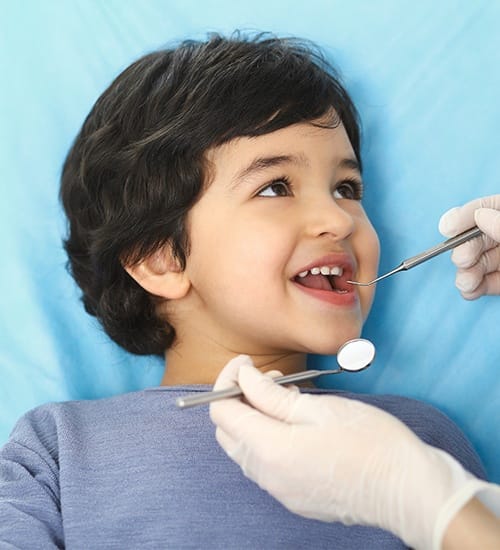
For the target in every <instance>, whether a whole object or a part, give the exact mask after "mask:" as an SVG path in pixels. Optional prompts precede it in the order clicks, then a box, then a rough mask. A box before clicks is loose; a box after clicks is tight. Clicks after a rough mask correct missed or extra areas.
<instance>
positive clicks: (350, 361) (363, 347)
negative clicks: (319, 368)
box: [337, 338, 375, 372]
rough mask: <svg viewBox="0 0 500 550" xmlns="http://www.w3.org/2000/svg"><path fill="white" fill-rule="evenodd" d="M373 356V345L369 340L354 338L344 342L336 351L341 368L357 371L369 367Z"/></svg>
mask: <svg viewBox="0 0 500 550" xmlns="http://www.w3.org/2000/svg"><path fill="white" fill-rule="evenodd" d="M374 357H375V346H374V345H373V344H372V343H371V342H370V340H365V339H364V338H356V339H355V340H349V341H348V342H346V343H345V344H344V345H343V346H342V347H341V348H340V349H339V351H338V353H337V363H338V364H339V365H340V368H341V369H342V370H346V371H349V372H357V371H360V370H363V369H366V368H367V367H369V366H370V365H371V363H372V361H373V359H374Z"/></svg>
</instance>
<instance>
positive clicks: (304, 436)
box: [210, 355, 500, 550]
mask: <svg viewBox="0 0 500 550" xmlns="http://www.w3.org/2000/svg"><path fill="white" fill-rule="evenodd" d="M270 374H271V373H267V374H265V375H264V374H262V373H261V372H260V371H258V370H257V369H256V368H255V367H253V365H252V363H251V360H250V358H249V357H248V356H245V355H240V356H238V357H236V358H234V359H233V360H231V361H230V362H229V363H228V364H227V365H226V367H225V368H224V369H223V370H222V371H221V373H220V375H219V377H218V379H217V381H216V384H215V389H216V390H220V389H224V388H227V387H230V386H232V385H234V384H238V385H239V386H240V387H241V389H242V390H243V393H244V397H245V401H242V400H240V399H234V398H233V399H225V400H222V401H218V402H213V403H212V404H211V405H210V415H211V418H212V421H213V422H214V423H215V424H216V426H217V430H216V437H217V440H218V442H219V443H220V445H221V446H222V447H223V449H224V450H225V451H226V453H227V454H228V455H229V456H230V457H231V458H232V459H233V460H234V461H235V462H237V463H238V464H239V465H240V466H241V468H242V470H243V472H244V474H245V475H246V476H247V477H249V478H250V479H252V480H253V481H255V482H256V483H257V484H258V485H259V486H260V487H261V488H262V489H265V490H266V491H268V492H269V493H270V494H271V495H272V496H273V497H275V498H276V499H278V500H279V501H280V502H281V503H282V504H284V505H285V506H286V507H287V508H288V509H289V510H290V511H292V512H294V513H297V514H300V515H302V516H305V517H309V518H314V519H319V520H323V521H341V522H343V523H345V524H348V525H351V524H361V525H371V526H374V527H380V528H383V529H386V530H388V531H391V532H392V533H393V534H395V535H397V536H399V537H400V538H401V539H402V540H403V541H404V542H405V543H406V544H408V545H410V546H412V547H413V548H416V549H426V550H427V549H430V548H436V549H437V548H450V549H451V548H461V549H464V548H468V547H470V548H493V547H494V548H500V544H499V543H500V522H499V521H498V520H497V518H495V516H494V515H493V513H491V512H490V510H489V509H488V508H486V507H485V506H483V504H482V503H481V502H480V500H477V499H478V498H481V499H482V500H484V502H486V503H487V504H488V505H489V506H491V507H492V509H493V510H494V509H495V506H498V509H497V510H496V511H497V512H498V513H500V487H498V486H496V485H492V484H488V483H486V482H483V481H480V480H478V479H475V478H474V477H473V476H472V475H471V474H469V473H468V472H466V471H465V470H464V469H463V468H462V466H461V465H460V464H459V463H458V462H457V461H456V460H455V459H454V458H452V457H451V456H450V455H448V454H447V453H445V452H443V451H441V450H438V449H436V448H434V447H432V446H429V445H427V444H425V443H424V442H423V441H422V440H420V439H419V438H418V437H417V436H416V435H415V434H414V433H413V432H412V431H411V430H410V429H408V428H407V427H406V426H405V425H404V424H403V423H402V422H400V421H399V420H398V419H396V418H395V417H393V416H391V415H390V414H388V413H386V412H385V411H382V410H381V409H378V408H376V407H374V406H371V405H367V404H365V403H362V402H360V401H356V400H352V399H346V398H343V397H338V396H331V395H311V394H304V393H300V392H299V391H298V389H297V388H296V387H283V386H280V385H278V384H276V383H274V382H273V381H272V378H271V376H270ZM473 497H476V498H473ZM467 509H468V515H466V517H465V520H462V523H458V528H457V519H456V518H455V516H456V515H457V512H458V511H460V514H459V516H461V517H462V518H463V515H464V510H467ZM471 514H472V516H471ZM463 521H465V523H464V522H463ZM471 522H472V523H471ZM450 524H451V525H452V527H453V528H450V527H449V526H450ZM457 529H458V530H457ZM445 533H446V534H445ZM468 538H469V539H470V540H469V541H468V540H467V539H468ZM443 541H444V542H443ZM468 542H469V543H470V546H468V545H467V543H468Z"/></svg>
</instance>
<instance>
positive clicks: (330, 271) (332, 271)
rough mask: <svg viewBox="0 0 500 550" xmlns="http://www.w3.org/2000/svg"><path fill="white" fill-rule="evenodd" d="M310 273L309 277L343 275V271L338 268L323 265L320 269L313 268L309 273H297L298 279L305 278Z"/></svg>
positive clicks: (307, 271)
mask: <svg viewBox="0 0 500 550" xmlns="http://www.w3.org/2000/svg"><path fill="white" fill-rule="evenodd" d="M309 272H310V273H311V275H319V274H321V275H336V276H340V275H342V273H344V270H343V269H342V268H341V267H339V266H334V267H328V266H327V265H323V266H321V267H313V268H312V269H311V270H310V271H309V270H306V271H301V272H300V273H299V277H305V276H306V275H307V274H308V273H309Z"/></svg>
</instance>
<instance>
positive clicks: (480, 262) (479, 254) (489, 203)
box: [439, 195, 500, 300]
mask: <svg viewBox="0 0 500 550" xmlns="http://www.w3.org/2000/svg"><path fill="white" fill-rule="evenodd" d="M473 225H477V226H478V227H479V229H481V231H483V233H484V236H483V237H481V238H477V239H472V240H471V241H468V242H466V243H464V244H462V245H461V246H458V247H457V248H455V249H454V250H453V253H452V255H451V259H452V261H453V263H454V264H455V265H456V266H457V267H458V270H457V276H456V285H457V288H458V289H459V290H460V292H461V294H462V296H463V297H464V298H465V299H467V300H475V299H476V298H479V297H480V296H483V295H485V294H500V195H492V196H491V197H484V198H482V199H476V200H473V201H471V202H468V203H467V204H465V205H464V206H460V207H456V208H452V209H451V210H448V212H446V213H445V214H443V216H441V219H440V220H439V231H440V232H441V233H442V234H443V235H445V236H446V237H454V236H455V235H457V234H458V233H461V232H462V231H465V230H466V229H469V228H470V227H472V226H473Z"/></svg>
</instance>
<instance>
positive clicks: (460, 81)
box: [0, 0, 500, 482]
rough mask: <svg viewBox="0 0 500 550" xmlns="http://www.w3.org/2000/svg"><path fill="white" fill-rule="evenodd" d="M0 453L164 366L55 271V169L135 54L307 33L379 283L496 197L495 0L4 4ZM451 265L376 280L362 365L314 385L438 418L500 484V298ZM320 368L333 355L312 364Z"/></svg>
mask: <svg viewBox="0 0 500 550" xmlns="http://www.w3.org/2000/svg"><path fill="white" fill-rule="evenodd" d="M0 7H1V13H2V16H1V18H0V66H1V75H2V77H1V78H2V84H1V86H0V144H1V147H0V185H1V190H2V194H1V197H2V198H1V200H0V223H1V224H2V228H1V231H0V250H1V252H2V268H1V270H0V311H1V321H0V322H1V326H0V441H4V440H5V439H6V438H7V436H8V433H9V431H10V429H11V428H12V426H13V424H14V422H15V420H16V419H17V418H18V417H19V416H20V415H21V414H23V413H24V412H25V411H26V410H28V409H30V408H32V407H34V406H36V405H37V404H40V403H43V402H47V401H54V400H66V399H81V398H85V399H88V398H98V397H103V396H108V395H112V394H116V393H119V392H125V391H131V390H135V389H139V388H142V387H145V386H148V385H156V384H158V382H159V380H160V378H161V374H162V366H161V362H159V361H158V360H157V359H154V358H137V357H133V356H130V355H128V354H126V353H125V352H123V351H121V350H120V349H118V348H117V347H116V346H115V345H114V344H112V343H110V342H109V341H108V339H107V337H106V335H105V334H104V333H103V332H102V331H101V330H100V329H99V327H98V326H97V325H96V323H95V321H94V320H93V319H92V318H90V317H89V316H87V315H86V314H85V313H84V311H83V308H82V306H81V305H80V303H79V300H78V292H77V290H76V289H75V287H74V284H73V282H72V280H71V279H70V277H69V276H68V275H67V273H66V272H65V268H64V264H65V257H64V254H63V251H62V248H61V244H60V243H61V235H62V234H63V232H64V222H63V219H62V216H61V210H60V207H59V204H58V199H57V193H58V178H59V173H60V168H61V164H62V161H63V158H64V156H65V154H66V152H67V150H68V147H69V145H70V143H71V141H72V139H73V138H74V136H75V134H76V132H77V131H78V129H79V127H80V126H81V123H82V122H83V119H84V117H85V116H86V114H87V113H88V111H89V109H90V108H91V106H92V105H93V103H94V101H95V100H96V99H97V97H98V95H99V94H100V93H101V92H102V91H103V90H104V88H105V87H106V86H107V85H108V84H109V82H110V81H111V80H112V78H114V77H115V76H116V75H117V74H118V73H119V72H120V71H121V70H122V69H124V68H125V67H126V66H127V65H128V64H129V63H130V62H132V61H133V60H135V59H136V58H137V57H139V56H140V55H142V54H143V53H146V52H148V51H150V50H153V49H156V48H158V47H160V46H162V45H164V44H169V43H171V42H172V41H173V40H176V39H180V38H185V37H195V38H199V37H203V36H204V35H205V33H206V31H209V30H216V31H221V32H230V31H232V30H234V29H236V28H240V29H257V30H268V31H273V32H275V33H278V34H281V35H298V36H301V37H305V38H310V39H313V40H314V41H316V42H317V43H319V45H321V46H322V47H324V48H325V49H326V51H327V52H328V55H329V56H330V58H331V59H332V60H333V62H334V63H335V64H336V65H337V66H338V67H339V68H340V70H341V72H342V74H343V76H344V80H345V82H346V84H347V87H348V89H349V90H350V92H351V94H352V96H353V99H354V101H355V103H356V104H357V106H358V108H359V111H360V113H361V116H362V119H363V124H364V147H363V157H364V163H365V182H366V187H367V193H366V200H365V206H366V209H367V211H368V212H369V214H370V216H371V218H372V220H373V222H374V224H375V226H376V228H377V229H378V231H379V234H380V239H381V243H382V263H381V271H384V270H386V269H389V268H392V267H394V266H396V265H397V264H399V262H400V261H401V260H402V259H403V258H405V257H408V256H411V255H414V254H416V253H417V252H420V251H421V250H423V249H424V248H427V247H429V246H431V245H434V244H436V243H437V242H439V241H440V240H441V236H440V235H439V233H438V231H437V222H438V219H439V217H440V215H441V214H442V213H443V212H444V211H445V210H447V209H448V208H449V207H452V206H455V205H458V204H461V203H463V202H465V201H468V200H470V199H473V198H476V197H479V196H483V195H488V194H493V193H499V192H500V184H499V179H500V178H499V174H500V155H499V154H498V149H499V146H500V140H499V137H498V136H499V134H498V129H499V128H500V108H499V106H498V101H499V100H498V98H499V97H500V54H499V52H500V32H499V25H500V2H496V1H475V2H469V1H466V0H463V1H444V0H441V1H440V2H435V1H430V0H425V1H420V2H413V1H403V0H401V1H396V0H394V1H390V0H386V1H382V0H378V1H353V0H349V1H347V0H346V1H320V0H309V1H307V2H306V1H295V2H294V1H288V2H285V1H276V2H270V1H268V0H267V1H262V0H254V1H252V2H234V1H226V0H220V1H214V0H211V1H210V0H208V1H204V2H199V1H194V0H184V1H177V2H174V1H166V0H164V1H161V0H156V1H147V0H142V1H132V0H129V1H122V0H116V1H104V0H103V1H93V2H92V1H49V0H47V1H45V2H42V1H39V2H37V1H18V2H11V1H8V2H7V1H4V2H0ZM453 281H454V269H453V266H452V264H451V262H450V261H449V258H448V257H446V256H443V257H440V258H437V259H435V260H433V261H432V262H431V263H428V264H425V265H423V266H420V267H418V268H416V269H414V270H413V271H411V272H407V273H403V274H400V275H397V276H395V277H394V278H392V279H390V280H388V281H386V282H385V283H382V284H381V285H380V286H379V289H378V293H377V299H376V302H375V305H374V309H373V312H372V315H371V317H370V319H369V321H368V323H367V325H366V327H365V336H366V337H368V338H370V339H372V340H373V341H374V343H375V344H376V346H377V350H378V355H377V360H376V362H375V364H374V365H373V367H372V368H371V369H369V370H368V371H366V372H364V373H360V374H357V375H342V376H337V377H335V378H334V379H330V380H326V381H325V382H324V383H326V384H331V385H335V386H336V387H339V388H348V389H354V390H356V391H363V392H376V393H397V394H403V395H408V396H412V397H417V398H420V399H423V400H425V401H427V402H430V403H432V404H434V405H436V406H438V407H439V408H440V409H441V410H443V411H444V412H446V413H447V414H448V415H449V416H450V417H451V418H453V419H454V420H455V421H456V422H457V423H458V424H459V425H460V426H461V428H462V429H463V430H464V431H465V433H466V434H467V435H468V437H469V438H470V439H471V440H472V442H473V444H474V445H475V447H476V449H477V450H478V452H479V453H480V455H481V457H482V459H483V461H484V463H485V465H486V467H487V470H488V473H489V475H490V476H491V478H492V479H494V480H496V481H497V482H498V481H500V460H499V457H500V436H499V429H498V425H499V411H500V377H499V372H500V364H499V363H500V361H499V357H500V338H499V332H500V331H499V324H500V323H499V320H500V298H483V299H481V300H479V301H477V302H475V303H468V302H465V301H463V300H462V299H461V298H460V296H459V294H458V292H457V291H456V290H455V288H454V286H453ZM312 362H313V363H315V364H318V363H319V364H320V366H321V367H325V368H326V367H327V366H330V365H331V364H332V363H334V362H335V360H334V359H333V358H325V359H318V358H315V359H313V361H312Z"/></svg>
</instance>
